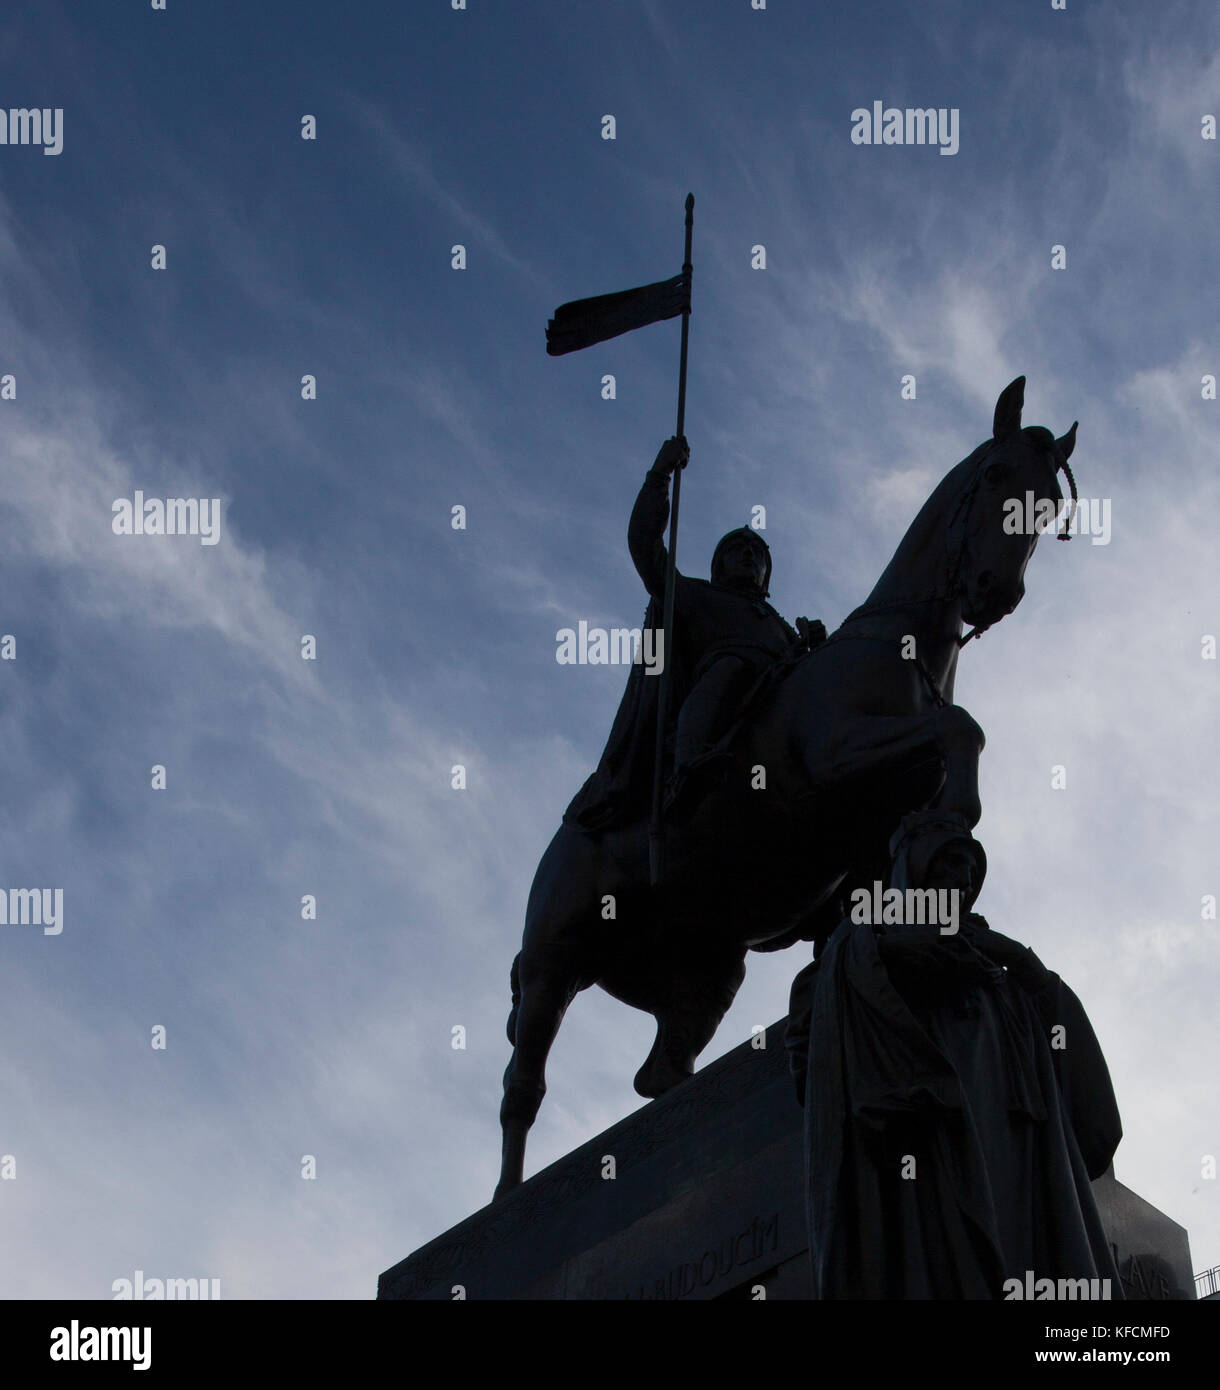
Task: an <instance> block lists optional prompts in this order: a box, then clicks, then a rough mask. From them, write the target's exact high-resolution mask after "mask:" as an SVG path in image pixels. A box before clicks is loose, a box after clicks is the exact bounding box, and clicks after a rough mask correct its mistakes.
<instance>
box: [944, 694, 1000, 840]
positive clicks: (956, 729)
mask: <svg viewBox="0 0 1220 1390" xmlns="http://www.w3.org/2000/svg"><path fill="white" fill-rule="evenodd" d="M934 719H935V722H936V740H937V746H938V748H939V750H940V753H941V756H942V757H943V758H944V760H945V784H944V786H943V787H941V789H940V795H939V796H938V797H937V798H936V800H935V802H934V803H933V805H935V807H936V809H937V810H938V811H957V812H959V813H960V814H961V815H963V816H964V817H965V818H966V824H967V825H968V826H970V828H971V829H973V828H974V827H975V826H976V825H977V824H978V823H979V817H980V816H981V815H982V814H983V803H982V802H981V801H980V800H979V754H980V753H981V752H982V751H983V745H984V744H985V743H986V742H987V740H986V737H985V736H984V734H983V730H982V729H981V728H980V727H979V725H978V724H977V723H976V722H975V721H974V719H973V718H972V717H971V716H970V715H969V714H967V713H966V711H965V710H964V709H962V707H961V705H944V706H942V707H941V708H940V709H938V710H937V711H936V714H935V716H934Z"/></svg>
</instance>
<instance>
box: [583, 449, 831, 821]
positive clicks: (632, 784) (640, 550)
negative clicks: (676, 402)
mask: <svg viewBox="0 0 1220 1390" xmlns="http://www.w3.org/2000/svg"><path fill="white" fill-rule="evenodd" d="M689 454H690V450H689V448H688V446H687V443H686V440H685V439H680V438H675V439H668V440H666V442H665V443H664V444H663V445H662V446H661V449H660V452H659V453H658V454H657V457H656V460H655V462H654V463H653V465H652V467H651V468H650V469H649V471H648V473H647V475H646V476H645V478H644V485H643V486H642V487H641V488H640V492H639V496H638V497H637V498H636V500H635V507H634V508H633V509H632V512H631V521H630V524H629V525H628V528H627V544H628V547H629V548H630V550H631V558H632V560H633V561H634V563H635V567H636V570H637V571H638V573H639V576H640V578H641V579H642V580H643V581H644V587H645V589H647V591H648V594H649V599H650V602H649V605H648V611H647V613H646V615H645V619H644V623H645V626H646V627H649V628H652V629H653V630H654V631H657V630H659V629H660V627H661V616H660V615H661V606H662V604H663V602H664V598H665V564H666V558H667V557H666V552H665V545H664V543H663V541H662V537H663V536H664V534H665V524H666V522H667V521H668V520H669V479H670V476H671V475H672V473H673V471H674V469H675V468H678V467H685V461H686V459H687V458H688V457H689ZM711 576H712V577H711V580H710V581H708V580H706V579H692V578H690V577H688V576H687V575H684V574H682V573H681V571H679V572H678V573H677V574H676V575H675V590H674V617H675V624H674V626H675V640H674V641H673V642H672V643H671V644H670V648H671V649H670V650H669V651H667V652H664V653H663V657H664V660H665V662H666V663H667V664H668V666H669V670H670V680H671V681H673V682H674V687H675V693H674V694H673V695H671V696H670V709H671V711H672V710H677V711H679V713H678V717H677V728H676V730H675V731H674V732H673V735H672V737H671V738H670V740H669V743H670V744H672V748H673V763H674V769H673V774H672V777H671V779H670V781H669V784H668V788H667V793H666V800H665V810H666V815H667V816H668V817H669V819H670V821H671V823H672V822H673V821H674V820H675V819H676V818H679V817H681V816H682V815H683V814H685V813H686V812H688V810H689V808H690V806H691V803H692V802H693V801H695V800H696V799H697V798H698V795H699V793H700V791H701V790H702V789H703V787H704V786H706V785H707V784H708V783H709V782H711V781H712V780H714V778H715V776H716V773H717V770H718V769H719V768H720V767H721V766H722V765H723V762H724V761H725V760H726V758H727V756H728V755H727V753H726V752H725V750H724V749H723V748H721V747H719V746H718V745H719V743H720V740H721V738H722V736H723V735H724V734H725V733H726V732H727V731H728V729H729V728H730V726H731V724H732V722H733V719H734V717H735V715H736V714H737V713H738V712H739V711H740V709H741V707H742V705H743V704H744V703H745V702H746V700H747V697H748V696H750V694H751V693H752V692H753V691H754V688H755V686H756V685H757V684H758V682H759V678H760V677H762V676H764V675H765V674H766V673H767V671H768V670H769V668H771V667H773V666H774V665H775V664H776V663H778V662H781V661H784V660H786V659H791V658H793V657H795V656H797V655H799V654H802V653H804V652H806V651H808V650H809V649H810V648H811V647H812V646H816V645H817V643H818V642H820V641H824V640H825V637H826V629H825V627H824V626H823V625H822V624H821V623H820V622H819V623H811V622H809V620H808V619H806V618H798V619H797V627H798V628H800V633H799V634H798V633H797V632H796V631H795V630H794V629H793V628H791V627H789V626H788V624H787V623H786V622H785V621H784V619H783V618H781V617H780V615H779V614H778V613H777V612H776V611H775V609H774V608H772V607H771V605H770V604H769V603H767V601H766V599H767V594H768V590H769V586H770V582H771V549H770V547H769V546H768V545H767V543H766V541H764V540H763V538H762V536H760V535H759V534H758V532H757V531H754V530H752V529H751V528H750V527H749V526H742V527H740V528H739V529H738V530H736V531H730V532H729V533H728V535H726V536H724V537H722V538H721V540H720V542H719V544H718V545H717V546H716V549H715V551H714V553H713V555H712V569H711ZM659 686H660V682H659V680H658V679H657V678H656V677H654V676H650V675H647V674H645V671H644V668H643V667H642V666H634V667H633V668H632V671H631V675H630V676H629V677H628V681H627V689H626V692H625V693H624V695H623V699H622V702H621V704H620V706H619V712H618V714H617V715H616V716H615V720H614V724H613V726H612V727H611V731H610V737H609V739H608V740H607V743H606V750H605V752H604V753H603V754H602V757H601V761H600V762H599V763H598V766H597V770H596V771H595V772H594V773H593V775H592V776H591V777H590V778H589V780H588V781H587V782H586V783H585V785H584V786H583V787H582V788H581V789H580V791H579V792H578V793H577V794H576V796H575V798H574V799H573V800H572V803H571V805H570V806H569V807H568V809H567V811H566V812H565V815H564V819H565V820H566V821H567V822H568V823H569V824H572V825H576V826H578V827H580V828H581V829H583V830H604V829H607V828H609V827H610V826H613V825H621V824H623V823H624V822H626V821H628V820H631V819H632V818H633V817H635V816H638V815H642V814H645V813H646V811H647V809H648V807H647V799H648V797H649V796H650V795H651V792H652V766H653V758H654V757H655V755H656V754H655V744H656V718H657V699H656V696H657V693H658V690H659Z"/></svg>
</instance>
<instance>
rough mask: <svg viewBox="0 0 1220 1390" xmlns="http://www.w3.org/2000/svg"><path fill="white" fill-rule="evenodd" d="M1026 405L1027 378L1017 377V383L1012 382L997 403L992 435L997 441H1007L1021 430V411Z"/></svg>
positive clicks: (1001, 393)
mask: <svg viewBox="0 0 1220 1390" xmlns="http://www.w3.org/2000/svg"><path fill="white" fill-rule="evenodd" d="M1024 405H1025V378H1024V377H1023V376H1019V377H1017V379H1016V381H1010V382H1009V383H1008V385H1007V386H1005V388H1004V389H1003V390H1002V391H1001V392H1000V399H999V400H998V401H996V403H995V419H994V420H993V421H992V425H991V433H992V436H993V437H994V438H996V439H1006V438H1007V437H1008V436H1009V435H1010V434H1016V432H1017V431H1018V430H1019V429H1020V428H1021V410H1022V408H1023V407H1024Z"/></svg>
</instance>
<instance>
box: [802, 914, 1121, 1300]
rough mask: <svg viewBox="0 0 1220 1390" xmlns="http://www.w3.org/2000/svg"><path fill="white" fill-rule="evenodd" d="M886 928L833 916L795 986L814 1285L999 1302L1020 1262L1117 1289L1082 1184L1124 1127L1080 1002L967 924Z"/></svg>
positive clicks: (978, 922) (839, 1292)
mask: <svg viewBox="0 0 1220 1390" xmlns="http://www.w3.org/2000/svg"><path fill="white" fill-rule="evenodd" d="M901 930H902V931H903V932H904V933H905V934H906V935H905V936H904V938H903V941H902V944H901V946H900V947H899V948H897V953H895V952H894V951H887V949H886V942H887V940H891V939H892V938H887V937H885V936H884V935H880V936H879V935H878V932H877V929H876V928H875V927H873V926H872V925H869V924H867V923H853V922H851V921H850V920H845V921H844V922H842V923H841V924H840V926H839V927H838V929H837V930H836V932H835V933H834V935H833V936H832V937H831V939H830V941H829V942H828V944H827V946H826V949H825V951H824V952H823V953H822V955H821V957H820V958H819V959H818V961H817V962H816V963H815V965H814V966H812V967H810V968H809V969H808V970H807V971H805V972H802V976H800V977H798V981H797V984H796V985H795V986H794V995H793V1003H794V1012H793V1018H792V1028H791V1034H790V1037H789V1040H788V1042H789V1048H790V1051H792V1052H793V1053H794V1054H795V1057H796V1058H797V1066H796V1067H795V1068H794V1069H795V1070H797V1072H798V1075H799V1073H800V1072H801V1071H802V1070H803V1071H804V1104H805V1152H806V1156H807V1171H806V1179H807V1202H808V1220H809V1231H810V1257H811V1262H812V1267H813V1282H814V1296H815V1297H816V1298H824V1299H847V1298H856V1299H895V1298H901V1299H914V1298H936V1299H997V1298H1003V1297H1005V1293H1006V1291H1005V1290H1004V1282H1005V1281H1006V1280H1008V1279H1018V1280H1020V1281H1021V1284H1022V1287H1024V1286H1025V1282H1026V1274H1027V1271H1029V1272H1032V1275H1033V1278H1034V1279H1042V1278H1049V1279H1053V1280H1056V1281H1058V1280H1059V1279H1074V1280H1079V1279H1094V1278H1096V1279H1109V1281H1110V1297H1111V1298H1112V1299H1120V1298H1122V1297H1123V1293H1122V1286H1121V1284H1120V1282H1119V1277H1118V1272H1117V1270H1116V1268H1115V1266H1114V1261H1113V1257H1112V1254H1111V1251H1110V1248H1109V1246H1108V1244H1107V1242H1106V1238H1105V1234H1104V1231H1103V1229H1102V1225H1101V1221H1100V1219H1099V1217H1098V1214H1097V1208H1096V1205H1095V1203H1094V1199H1093V1194H1092V1189H1091V1187H1090V1179H1092V1178H1097V1177H1100V1176H1101V1174H1102V1173H1104V1172H1105V1171H1106V1170H1107V1168H1108V1167H1109V1165H1110V1162H1111V1160H1112V1158H1113V1154H1114V1150H1115V1148H1116V1147H1117V1145H1118V1142H1119V1139H1120V1138H1121V1136H1122V1129H1121V1125H1120V1122H1119V1117H1118V1108H1117V1105H1116V1104H1115V1100H1114V1092H1113V1088H1112V1086H1111V1083H1110V1076H1109V1072H1108V1070H1107V1068H1106V1064H1105V1059H1104V1058H1103V1056H1102V1053H1101V1049H1100V1047H1099V1046H1098V1043H1097V1039H1096V1037H1095V1035H1094V1033H1093V1030H1092V1027H1091V1026H1090V1024H1089V1021H1088V1018H1087V1016H1086V1015H1085V1012H1084V1009H1083V1007H1082V1006H1081V1003H1080V1001H1079V999H1077V997H1076V995H1075V994H1074V993H1073V992H1072V991H1071V990H1070V989H1069V988H1068V986H1067V985H1065V984H1064V983H1063V981H1062V980H1061V979H1060V978H1059V977H1058V976H1057V975H1055V974H1054V973H1053V972H1052V971H1049V970H1046V969H1045V967H1044V966H1042V964H1041V962H1040V961H1038V960H1037V957H1036V956H1034V955H1033V953H1032V952H1029V951H1025V950H1023V948H1021V947H1019V946H1017V945H1016V943H1014V942H1011V941H1010V940H1009V939H1008V938H1007V937H1001V936H1000V935H999V934H998V933H989V931H988V929H987V926H986V923H985V922H984V921H983V919H982V918H979V917H975V916H971V917H968V918H967V919H966V921H965V923H964V924H963V926H962V931H961V933H960V936H959V937H957V938H953V937H941V936H940V935H939V933H938V931H937V929H936V928H935V927H933V928H927V929H920V928H914V927H909V928H903V929H901ZM989 936H990V937H991V938H993V939H994V942H995V943H996V945H995V946H994V947H992V946H989ZM999 943H1003V944H1004V949H999ZM1014 952H1019V953H1020V954H1021V957H1022V960H1021V963H1020V964H1021V968H1020V969H1014V968H1012V967H1013V964H1014V959H1015V957H1014ZM1000 962H1003V963H1004V964H1007V965H1009V967H1010V968H1008V969H1002V968H1001V967H1000ZM802 996H803V999H802ZM802 1005H803V1007H802ZM1057 1029H1062V1032H1056V1031H1054V1030H1057ZM1052 1042H1062V1044H1063V1046H1062V1047H1061V1048H1060V1047H1052ZM806 1046H807V1052H805V1048H806ZM801 1062H804V1066H803V1067H802V1066H801V1065H800V1063H801ZM1099 1287H1100V1286H1099Z"/></svg>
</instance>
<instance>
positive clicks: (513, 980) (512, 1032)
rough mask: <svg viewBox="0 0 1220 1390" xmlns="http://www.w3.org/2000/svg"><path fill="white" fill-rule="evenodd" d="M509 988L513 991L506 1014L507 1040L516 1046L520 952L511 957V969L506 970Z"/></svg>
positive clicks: (519, 1003) (519, 993) (519, 1005)
mask: <svg viewBox="0 0 1220 1390" xmlns="http://www.w3.org/2000/svg"><path fill="white" fill-rule="evenodd" d="M508 983H509V988H510V989H511V990H512V992H513V1007H512V1009H511V1011H510V1012H509V1015H508V1040H509V1042H510V1043H512V1045H513V1046H514V1047H516V1046H517V1010H518V1009H519V1008H520V1007H521V952H520V951H518V952H517V954H516V955H515V956H514V957H513V964H512V969H510V970H509V972H508Z"/></svg>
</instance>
